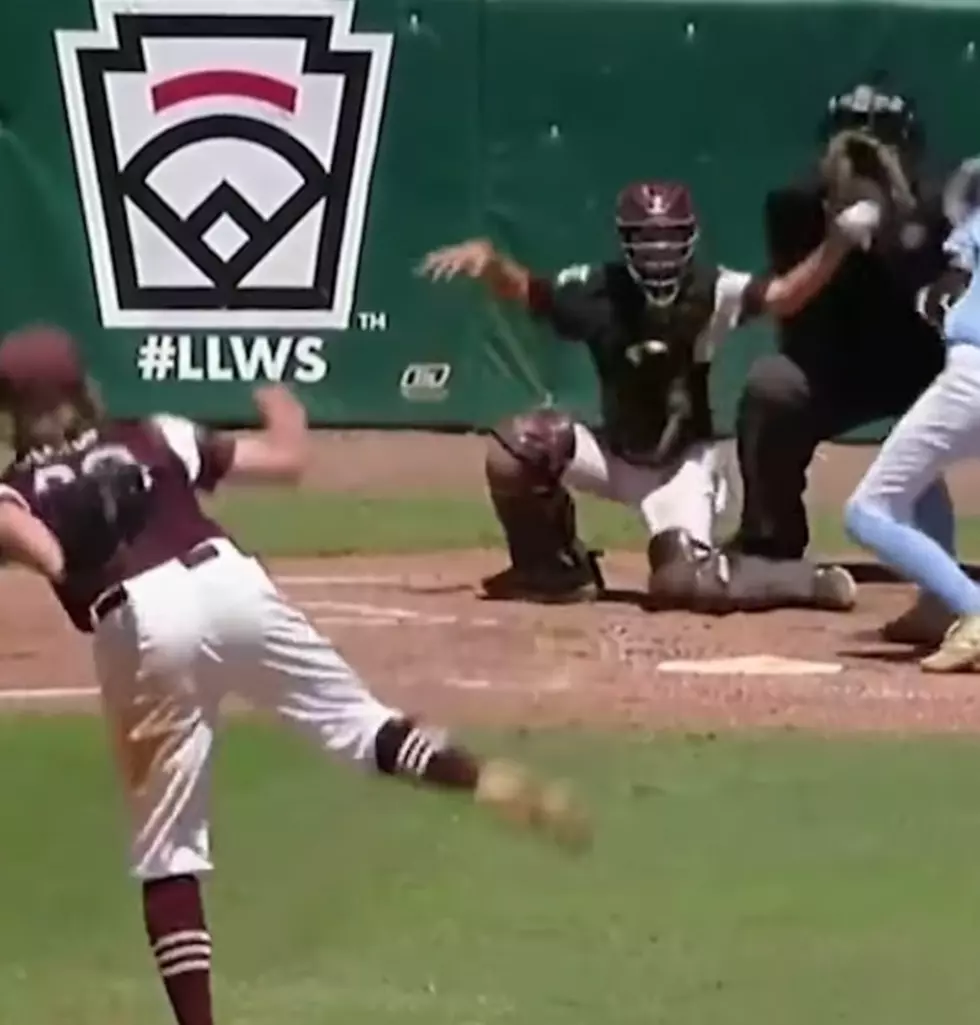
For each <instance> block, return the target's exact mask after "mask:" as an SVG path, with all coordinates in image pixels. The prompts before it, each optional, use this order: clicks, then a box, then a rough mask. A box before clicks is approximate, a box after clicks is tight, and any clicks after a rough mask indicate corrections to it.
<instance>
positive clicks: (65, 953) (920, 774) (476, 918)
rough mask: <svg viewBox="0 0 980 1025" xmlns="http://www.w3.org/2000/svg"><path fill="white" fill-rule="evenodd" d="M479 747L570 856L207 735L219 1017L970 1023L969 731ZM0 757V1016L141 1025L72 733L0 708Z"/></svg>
mask: <svg viewBox="0 0 980 1025" xmlns="http://www.w3.org/2000/svg"><path fill="white" fill-rule="evenodd" d="M483 739H484V741H485V742H486V743H490V738H489V737H487V738H483ZM496 742H497V743H501V744H502V745H503V746H504V747H505V748H509V749H521V750H522V752H523V753H524V754H525V755H526V756H528V757H529V758H531V759H532V760H534V761H535V762H537V763H539V764H541V765H544V766H546V767H548V768H549V769H551V770H554V771H558V772H560V773H569V774H572V775H574V776H575V777H576V778H577V779H579V780H581V781H583V783H584V785H585V787H586V790H587V792H588V793H589V794H590V796H591V798H592V799H593V801H594V802H595V803H596V805H597V806H598V807H599V809H600V810H599V812H598V824H599V842H598V844H597V846H596V848H595V850H594V851H593V852H592V853H591V855H589V856H588V857H586V858H583V859H568V858H565V857H563V856H561V855H560V854H558V853H555V852H552V851H551V850H550V849H548V848H546V847H542V846H539V845H538V844H536V843H533V842H531V841H529V840H527V839H526V838H524V837H523V836H515V835H512V834H511V833H509V832H508V831H506V830H504V829H502V828H498V827H496V826H495V825H494V824H492V823H488V822H487V821H485V820H484V819H483V818H482V817H481V816H480V815H478V814H477V813H476V812H475V811H474V810H472V809H470V808H468V807H466V806H465V805H461V804H458V803H453V802H452V801H447V800H444V799H443V798H440V797H435V796H432V795H429V794H425V793H421V792H417V791H412V790H410V789H409V788H407V787H401V786H399V785H397V784H391V783H384V782H380V781H376V780H374V779H370V778H361V777H359V776H357V775H354V774H352V773H350V772H347V771H345V770H344V769H343V768H340V767H333V768H331V767H324V766H323V765H321V763H320V762H319V760H318V759H317V758H316V756H315V755H314V754H313V753H312V752H310V751H308V750H306V749H305V748H300V747H298V746H293V745H291V744H290V743H289V741H288V739H287V738H285V737H282V736H280V735H274V734H272V733H271V732H270V731H268V730H267V729H266V728H262V727H259V726H256V725H254V724H244V723H243V724H236V725H235V726H234V727H233V728H232V729H230V730H229V734H228V736H227V738H226V743H225V746H224V747H223V748H222V751H221V754H220V758H219V761H218V767H217V768H218V771H217V779H216V810H215V833H216V856H217V859H218V862H219V871H218V872H217V873H216V875H215V877H214V880H213V883H212V884H211V886H210V891H209V896H210V903H211V908H210V910H211V924H212V928H213V930H214V932H215V936H216V957H217V971H216V994H217V1003H218V1011H219V1018H218V1020H219V1022H234V1023H236V1025H266V1023H281V1022H302V1023H304V1025H317V1023H328V1022H329V1023H331V1025H332V1023H337V1022H340V1023H350V1025H412V1023H418V1025H496V1023H501V1025H503V1023H507V1025H510V1023H513V1025H528V1023H534V1025H597V1023H600V1022H601V1023H617V1025H619V1023H622V1025H659V1023H665V1025H666V1023H670V1025H715V1023H717V1025H828V1023H836V1025H849V1023H853V1025H922V1023H923V1022H930V1021H936V1022H942V1025H974V1023H975V1022H976V1017H977V1007H978V1006H980V973H978V972H977V970H976V952H977V950H978V949H980V886H978V881H980V880H978V875H980V870H978V861H977V851H978V850H980V802H978V801H977V790H976V781H977V778H978V777H980V746H978V745H977V744H976V743H975V742H972V741H967V740H955V741H949V740H944V741H940V740H914V741H912V740H894V739H882V740H836V741H825V740H822V739H819V738H814V737H802V736H799V735H790V734H785V735H770V736H769V737H767V738H766V739H764V740H763V739H758V738H751V737H746V738H734V737H732V738H726V737H722V738H720V739H717V740H715V741H710V740H708V739H706V738H695V737H691V738H685V737H662V738H659V739H651V738H645V737H642V736H639V735H636V734H634V735H631V736H629V737H626V738H620V737H615V738H613V737H609V738H604V737H599V736H586V735H579V736H577V735H552V734H540V735H535V736H534V737H532V738H523V739H522V738H520V737H517V736H509V737H505V738H496ZM325 769H326V771H324V770H325ZM0 774H2V777H3V778H5V779H7V780H8V781H10V782H11V783H13V782H14V781H15V785H11V786H8V787H7V788H6V789H5V793H4V800H3V802H2V811H0V816H2V825H3V830H2V835H3V845H2V848H0V866H2V871H0V886H2V890H0V892H2V894H3V928H2V929H0V1023H2V1025H8V1023H10V1025H22V1023H24V1022H29V1023H30V1025H63V1023H66V1022H70V1023H73V1025H105V1023H107V1022H108V1023H122V1022H139V1023H140V1025H156V1023H159V1025H163V1023H165V1022H166V1021H167V1020H168V1019H167V1014H166V1010H165V1004H164V1001H163V999H162V995H161V993H160V991H159V989H158V984H157V982H156V980H155V978H154V976H153V973H152V969H151V967H150V960H149V957H148V954H147V953H146V951H145V948H144V942H143V938H142V933H141V928H140V917H139V908H138V902H137V893H138V891H137V890H136V888H135V886H134V885H133V884H132V883H129V882H127V880H126V879H125V876H124V874H123V855H122V848H123V838H122V821H123V819H122V814H121V811H120V809H119V807H118V801H117V799H116V795H115V793H114V790H113V787H112V784H111V780H110V778H109V773H108V769H107V764H106V756H105V754H104V752H103V731H102V726H101V725H100V724H99V723H98V722H96V721H94V720H89V719H44V718H38V719H31V718H25V719H13V720H11V719H5V720H0Z"/></svg>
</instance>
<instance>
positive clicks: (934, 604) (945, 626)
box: [879, 593, 956, 646]
mask: <svg viewBox="0 0 980 1025" xmlns="http://www.w3.org/2000/svg"><path fill="white" fill-rule="evenodd" d="M954 622H956V617H955V616H954V615H953V613H952V612H950V611H949V610H948V609H947V608H946V606H945V605H943V603H942V602H941V601H939V599H938V598H935V597H933V596H932V595H931V594H928V593H923V594H920V595H919V597H918V598H917V599H916V601H915V604H914V605H912V606H911V607H910V608H908V609H906V610H905V612H903V613H902V614H901V615H900V616H896V618H895V619H892V620H890V621H889V622H887V623H885V625H884V626H883V627H882V628H881V630H880V631H879V634H880V636H881V639H882V640H883V641H889V642H890V643H891V644H912V645H915V646H919V645H923V644H932V645H936V646H938V645H941V644H942V642H943V638H944V637H945V636H946V632H947V630H949V628H950V627H951V626H952V625H953V623H954Z"/></svg>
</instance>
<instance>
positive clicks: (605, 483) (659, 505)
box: [562, 423, 728, 545]
mask: <svg viewBox="0 0 980 1025" xmlns="http://www.w3.org/2000/svg"><path fill="white" fill-rule="evenodd" d="M562 483H564V484H566V485H567V486H568V487H570V488H572V489H575V490H578V491H585V492H587V493H589V494H592V495H598V496H599V497H600V498H608V499H611V500H612V501H614V502H621V503H622V504H624V505H629V506H632V507H633V508H635V509H636V510H637V511H638V512H639V513H640V516H641V517H642V518H643V522H644V524H645V525H646V528H647V531H648V532H649V533H650V535H651V536H652V535H654V534H658V533H660V531H662V530H670V529H675V528H683V529H684V530H687V531H688V532H689V533H690V534H691V535H692V537H694V538H695V539H696V540H698V541H701V542H702V543H704V544H706V545H707V544H710V543H711V541H712V533H713V528H714V523H715V518H716V516H717V515H719V514H720V513H721V512H722V510H723V509H724V507H725V502H726V499H727V494H728V488H727V483H726V477H725V473H724V470H723V466H722V463H721V460H720V459H719V452H718V448H717V446H715V445H713V444H710V443H707V444H699V445H693V446H692V447H691V448H690V449H689V450H688V451H687V452H686V453H685V454H684V456H683V457H682V458H681V459H679V460H678V461H677V462H676V463H674V464H673V465H671V466H668V467H665V468H659V467H658V468H653V467H649V466H635V465H634V464H632V463H627V462H624V461H623V460H622V459H620V458H618V457H617V456H614V455H612V453H610V452H609V451H608V449H606V448H605V447H604V446H603V445H602V443H601V442H600V441H599V439H598V438H596V436H595V435H594V434H593V433H592V431H590V430H589V428H588V427H586V426H584V425H583V424H579V423H577V424H575V458H574V459H573V460H572V462H571V464H570V465H569V467H568V469H567V470H566V471H565V473H564V475H563V477H562Z"/></svg>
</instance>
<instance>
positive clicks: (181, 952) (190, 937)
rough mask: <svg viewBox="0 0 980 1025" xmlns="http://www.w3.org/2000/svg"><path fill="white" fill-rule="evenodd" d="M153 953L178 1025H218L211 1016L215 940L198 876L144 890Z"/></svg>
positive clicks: (177, 878) (157, 882) (158, 882)
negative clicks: (212, 946) (212, 952)
mask: <svg viewBox="0 0 980 1025" xmlns="http://www.w3.org/2000/svg"><path fill="white" fill-rule="evenodd" d="M143 917H144V921H145V923H146V934H147V936H148V937H149V939H150V949H151V950H152V951H153V956H154V958H155V959H156V964H157V970H158V971H159V972H160V978H161V979H163V985H164V986H165V987H166V990H167V996H168V997H169V998H170V1006H171V1007H172V1008H173V1011H174V1017H175V1018H176V1019H177V1025H214V1023H213V1019H212V1016H211V935H210V933H209V932H208V929H207V925H206V924H205V921H204V903H203V901H202V899H201V884H200V882H199V881H198V880H197V878H196V877H195V876H174V877H172V878H170V879H156V880H154V881H153V882H149V883H145V884H144V885H143Z"/></svg>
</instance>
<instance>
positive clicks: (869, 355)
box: [766, 183, 950, 367]
mask: <svg viewBox="0 0 980 1025" xmlns="http://www.w3.org/2000/svg"><path fill="white" fill-rule="evenodd" d="M824 197H825V191H824V188H823V186H822V185H820V184H817V183H814V184H810V185H801V186H799V187H794V188H786V189H779V190H777V191H775V192H772V193H770V194H769V196H768V197H767V200H766V235H767V242H768V246H769V256H770V261H771V264H772V268H771V269H772V270H773V271H774V272H775V273H776V274H781V273H785V272H786V271H787V270H789V269H790V268H791V267H793V266H794V265H795V264H797V263H798V262H799V261H800V260H802V259H803V258H805V257H806V255H807V254H808V253H809V252H811V251H812V250H813V248H814V246H816V245H818V244H819V243H820V241H821V240H822V239H823V237H824V235H825V232H826V223H827V214H826V212H825V210H824V206H823V202H824ZM949 231H950V226H949V222H948V221H947V220H946V217H945V215H944V214H943V210H942V200H941V197H939V196H933V195H932V194H930V193H924V194H923V198H922V201H921V203H920V206H919V208H918V209H917V210H916V211H915V212H914V213H912V214H907V215H903V216H901V217H896V218H895V219H893V220H889V221H886V223H885V224H884V225H883V227H882V231H881V232H880V233H879V235H878V236H877V237H876V239H875V242H874V245H873V247H872V249H871V250H870V251H868V252H863V251H861V250H854V251H853V252H851V253H850V254H849V255H848V256H847V257H846V258H845V260H844V263H843V265H842V266H841V268H840V270H839V271H838V272H837V274H836V275H835V276H834V278H833V279H832V280H831V281H830V282H829V283H828V284H827V286H826V287H825V288H824V289H823V291H821V292H820V293H819V294H818V295H817V296H815V297H814V299H813V300H812V301H811V302H810V303H809V304H808V305H807V306H805V307H804V308H803V309H802V310H801V311H800V312H799V313H797V314H796V315H795V316H793V317H792V318H789V319H788V320H784V321H782V323H781V327H780V347H781V348H782V349H783V351H784V352H786V353H787V354H788V355H790V356H797V355H800V354H801V353H804V354H806V355H808V356H812V355H817V356H818V357H819V358H820V359H821V360H825V361H826V362H828V363H829V364H830V365H836V364H840V363H843V364H850V365H853V364H857V363H864V364H866V365H868V366H869V367H870V366H872V365H877V364H880V363H881V361H882V360H895V359H901V358H902V353H903V351H907V347H908V346H916V347H919V346H921V347H925V348H927V349H928V348H932V349H935V350H936V351H937V353H938V352H939V350H940V349H941V344H942V343H941V339H940V338H939V336H938V333H937V332H936V330H935V328H933V327H930V325H929V324H927V323H926V322H925V321H924V320H923V319H922V318H921V317H920V316H919V315H918V314H917V312H916V309H915V297H916V293H917V292H918V291H919V290H920V289H921V288H924V287H925V286H926V285H928V284H929V283H930V282H932V281H933V280H935V279H936V278H937V277H938V276H939V275H940V274H941V273H942V271H943V270H944V268H945V267H946V264H947V257H946V256H945V255H944V253H943V243H944V241H945V240H946V237H947V236H948V235H949Z"/></svg>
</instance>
